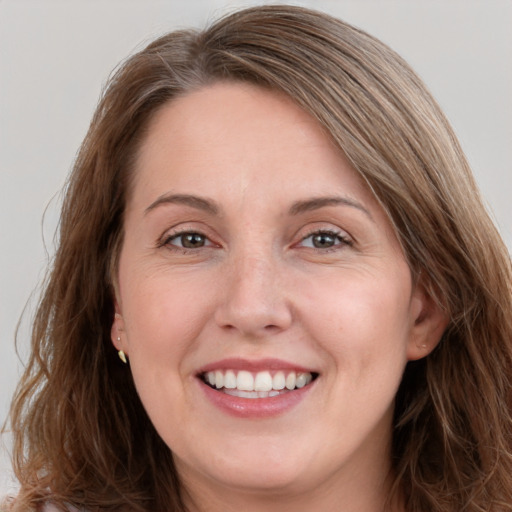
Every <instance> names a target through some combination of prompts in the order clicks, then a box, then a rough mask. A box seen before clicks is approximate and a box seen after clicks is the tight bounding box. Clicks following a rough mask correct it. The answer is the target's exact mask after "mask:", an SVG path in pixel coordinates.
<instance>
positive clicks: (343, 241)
mask: <svg viewBox="0 0 512 512" xmlns="http://www.w3.org/2000/svg"><path fill="white" fill-rule="evenodd" d="M321 234H328V235H331V236H333V237H335V238H336V239H337V240H338V243H336V244H335V245H333V246H331V247H326V248H320V247H307V246H303V248H305V249H312V250H315V251H319V252H323V253H325V252H329V251H335V250H339V249H342V248H343V247H351V246H353V245H354V239H353V237H352V236H350V235H349V234H348V233H347V232H346V231H345V230H344V229H341V228H337V227H336V228H335V227H332V226H331V227H321V226H318V227H314V228H311V229H310V230H308V231H306V233H304V234H302V235H301V236H300V240H299V241H298V242H296V243H295V244H294V245H295V246H300V244H301V243H302V242H304V240H307V239H308V238H310V237H312V236H314V235H321Z"/></svg>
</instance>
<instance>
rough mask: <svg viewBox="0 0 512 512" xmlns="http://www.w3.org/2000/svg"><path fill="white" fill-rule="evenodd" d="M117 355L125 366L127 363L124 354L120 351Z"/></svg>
mask: <svg viewBox="0 0 512 512" xmlns="http://www.w3.org/2000/svg"><path fill="white" fill-rule="evenodd" d="M117 355H118V356H119V359H121V361H123V363H124V364H126V363H127V362H128V361H127V360H126V354H125V353H124V352H123V351H122V350H120V351H119V352H118V353H117Z"/></svg>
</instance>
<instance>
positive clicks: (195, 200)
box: [144, 194, 219, 215]
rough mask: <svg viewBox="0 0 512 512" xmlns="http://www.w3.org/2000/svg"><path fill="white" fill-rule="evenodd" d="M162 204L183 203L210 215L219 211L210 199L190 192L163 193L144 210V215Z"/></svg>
mask: <svg viewBox="0 0 512 512" xmlns="http://www.w3.org/2000/svg"><path fill="white" fill-rule="evenodd" d="M164 204H183V205H185V206H190V207H192V208H196V209H197V210H202V211H204V212H206V213H209V214H211V215H218V213H219V207H218V206H217V204H216V203H215V202H214V201H212V200H210V199H204V198H202V197H198V196H194V195H191V194H164V195H162V196H160V197H159V198H158V199H156V200H155V201H153V202H152V203H151V204H150V205H149V206H148V207H147V208H146V209H145V210H144V215H147V214H148V213H149V212H150V211H152V210H154V209H155V208H157V207H158V206H161V205H164Z"/></svg>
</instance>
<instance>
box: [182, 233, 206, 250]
mask: <svg viewBox="0 0 512 512" xmlns="http://www.w3.org/2000/svg"><path fill="white" fill-rule="evenodd" d="M181 243H182V245H183V247H187V248H190V249H193V248H195V247H202V246H203V245H204V237H203V235H200V234H198V233H187V234H186V235H182V239H181Z"/></svg>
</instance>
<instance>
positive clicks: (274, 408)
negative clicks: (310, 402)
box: [198, 379, 316, 418]
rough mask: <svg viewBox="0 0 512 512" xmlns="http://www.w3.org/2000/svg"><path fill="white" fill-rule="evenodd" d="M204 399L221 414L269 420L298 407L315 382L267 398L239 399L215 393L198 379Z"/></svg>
mask: <svg viewBox="0 0 512 512" xmlns="http://www.w3.org/2000/svg"><path fill="white" fill-rule="evenodd" d="M198 381H199V385H200V386H201V388H202V390H203V392H204V394H205V395H206V397H207V398H208V399H209V400H210V401H211V402H212V403H213V405H215V406H216V407H217V408H219V409H221V410H222V411H223V412H226V413H227V414H230V415H231V416H236V417H238V418H269V417H272V416H278V415H280V414H283V413H285V412H286V411H288V410H289V409H291V408H292V407H294V406H296V405H298V404H299V403H300V402H301V401H302V400H303V399H304V398H305V397H306V395H307V394H308V393H309V392H310V390H311V389H312V387H313V386H314V384H315V382H316V381H313V382H311V383H310V384H308V385H307V386H304V387H303V388H300V389H295V390H294V391H289V392H288V393H283V394H282V395H278V396H272V397H268V398H241V397H238V396H232V395H228V394H226V393H223V392H222V391H217V390H216V389H213V388H211V387H210V386H208V385H207V384H205V383H204V382H203V381H202V380H201V379H198Z"/></svg>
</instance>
